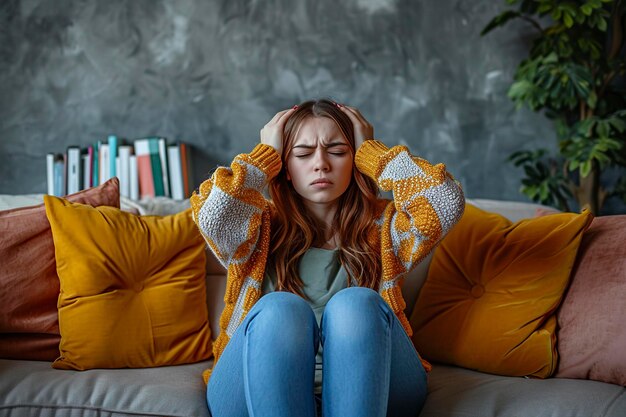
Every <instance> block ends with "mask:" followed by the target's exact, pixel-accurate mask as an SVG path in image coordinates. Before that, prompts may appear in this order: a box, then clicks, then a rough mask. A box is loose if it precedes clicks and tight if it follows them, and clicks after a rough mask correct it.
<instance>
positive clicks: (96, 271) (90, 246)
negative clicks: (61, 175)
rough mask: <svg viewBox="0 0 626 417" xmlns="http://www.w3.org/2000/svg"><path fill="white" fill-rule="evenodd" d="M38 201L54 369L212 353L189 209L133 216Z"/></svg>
mask: <svg viewBox="0 0 626 417" xmlns="http://www.w3.org/2000/svg"><path fill="white" fill-rule="evenodd" d="M44 201H45V205H46V215H47V216H48V220H49V221H50V226H51V228H52V237H53V240H54V249H55V257H56V263H57V274H58V276H59V279H60V282H61V292H60V295H59V300H58V311H59V329H60V333H61V343H60V346H59V350H60V357H59V358H58V359H57V360H56V361H55V362H54V363H53V365H52V366H53V367H54V368H57V369H77V370H85V369H91V368H141V367H150V366H161V365H175V364H182V363H191V362H198V361H201V360H204V359H207V358H209V357H210V356H211V339H210V335H211V334H210V328H209V324H208V319H207V307H206V301H205V300H206V292H205V263H206V258H205V256H206V255H205V251H204V246H205V244H204V240H203V239H202V237H201V235H200V233H199V232H198V230H197V228H196V226H195V224H194V222H193V220H192V218H191V212H190V210H187V211H184V212H182V213H178V214H175V215H171V216H166V217H158V216H136V215H134V214H131V213H126V212H123V211H121V210H119V209H116V208H113V207H106V206H102V207H91V206H87V205H83V204H77V203H71V202H69V201H66V200H64V199H61V198H57V197H52V196H45V197H44Z"/></svg>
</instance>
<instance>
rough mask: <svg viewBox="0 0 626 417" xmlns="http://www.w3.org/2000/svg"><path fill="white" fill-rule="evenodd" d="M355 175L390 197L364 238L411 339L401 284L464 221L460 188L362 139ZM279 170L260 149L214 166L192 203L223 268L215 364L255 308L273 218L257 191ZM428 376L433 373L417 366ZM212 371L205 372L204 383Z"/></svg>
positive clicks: (400, 152)
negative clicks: (370, 245)
mask: <svg viewBox="0 0 626 417" xmlns="http://www.w3.org/2000/svg"><path fill="white" fill-rule="evenodd" d="M355 164H356V167H357V169H358V170H359V171H361V172H362V173H363V174H365V175H367V176H368V177H370V178H372V179H373V180H374V181H376V182H377V184H378V186H379V188H380V189H381V190H383V191H392V193H393V200H386V199H379V201H378V207H377V208H378V210H377V216H376V219H375V224H376V225H377V226H378V227H375V228H372V232H371V233H370V236H369V239H370V241H371V242H372V243H373V244H374V245H375V247H379V248H380V254H381V262H382V277H381V284H380V288H379V293H380V295H381V296H382V298H383V299H384V300H385V301H386V302H387V303H388V304H389V306H390V307H391V308H392V310H393V312H394V313H395V314H396V316H397V317H398V319H399V320H400V322H401V323H402V326H403V327H404V329H405V331H406V332H407V334H408V335H409V337H410V336H411V335H412V333H413V332H412V330H411V326H410V324H409V321H408V320H407V317H406V316H405V314H404V308H405V307H406V304H405V302H404V299H403V297H402V292H401V288H400V285H401V283H402V280H403V278H404V277H405V275H406V274H407V273H408V272H409V271H410V270H411V269H413V268H414V267H415V266H417V264H418V263H419V262H420V261H421V260H422V259H424V258H425V257H426V255H428V253H429V252H430V251H431V250H432V249H433V248H434V247H435V246H436V245H437V243H438V242H439V241H440V240H441V239H442V238H443V237H444V236H445V235H446V233H447V232H448V231H449V230H450V229H451V228H452V227H453V226H454V224H456V222H458V220H459V219H460V218H461V215H462V214H463V210H464V207H465V199H464V196H463V191H462V190H461V187H460V186H459V184H458V183H457V182H456V181H455V180H454V179H453V178H452V176H451V175H450V174H449V173H448V172H447V171H446V167H445V165H443V164H437V165H431V164H430V163H429V162H428V161H426V160H424V159H421V158H418V157H416V156H413V155H411V154H410V153H409V150H408V148H407V147H406V146H394V147H392V148H388V147H387V146H386V145H384V144H383V143H382V142H379V141H377V140H367V141H365V142H364V143H363V144H362V145H361V147H360V148H359V149H358V151H357V153H356V155H355ZM281 168H282V162H281V158H280V155H279V153H278V152H276V150H275V149H274V148H272V147H271V146H269V145H265V144H258V145H257V146H256V147H255V148H254V149H253V150H252V152H250V153H249V154H240V155H237V156H236V157H235V159H234V160H233V162H232V163H231V165H230V168H228V167H219V168H217V169H216V170H215V172H214V173H213V175H212V176H211V178H210V179H208V180H206V181H204V182H203V183H202V184H201V185H200V188H199V190H198V191H197V192H195V193H194V194H193V196H192V197H191V207H192V211H193V219H194V221H195V222H196V224H197V225H198V227H199V228H200V231H201V232H202V235H203V236H204V238H205V240H206V242H207V244H208V246H209V248H210V249H211V250H212V251H213V253H214V254H215V256H216V257H217V259H218V260H219V261H220V263H221V264H222V265H223V266H224V267H225V268H226V269H227V283H226V293H225V295H224V302H225V308H224V311H223V312H222V315H221V317H220V323H219V324H220V330H221V332H220V335H219V336H218V338H217V340H216V341H215V343H214V344H213V354H214V356H215V363H216V362H217V361H218V360H219V357H220V355H221V353H222V352H223V351H224V348H225V347H226V344H227V343H228V341H229V340H230V338H231V337H232V335H233V333H234V332H235V330H236V329H237V327H238V326H239V324H240V323H241V322H242V321H243V319H244V318H245V317H246V314H247V313H248V311H250V309H251V308H252V306H253V305H254V303H256V302H257V301H258V300H259V298H260V297H261V284H262V281H263V277H264V273H265V265H266V261H267V257H268V254H269V247H270V230H271V229H270V226H271V225H270V218H271V213H272V211H273V210H275V208H274V206H273V203H272V202H271V201H269V200H267V199H266V198H265V197H264V196H263V194H262V191H263V189H264V187H265V186H266V185H267V183H268V182H269V181H270V180H271V179H272V178H273V177H275V176H276V175H278V173H279V172H280V170H281ZM422 363H423V364H424V367H425V368H426V370H427V371H429V370H430V368H431V366H430V364H429V363H428V362H426V361H424V360H422ZM209 376H210V370H207V371H205V372H204V373H203V377H204V381H205V382H208V379H209Z"/></svg>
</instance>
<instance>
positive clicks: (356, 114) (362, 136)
mask: <svg viewBox="0 0 626 417" xmlns="http://www.w3.org/2000/svg"><path fill="white" fill-rule="evenodd" d="M337 105H338V106H339V108H340V109H341V110H342V111H343V112H344V113H345V114H347V115H348V117H349V118H350V120H352V125H353V126H354V150H355V151H357V150H358V149H359V148H360V147H361V145H362V144H363V142H364V141H366V140H368V139H374V126H372V125H371V124H370V123H369V122H368V121H367V120H366V119H365V117H363V115H362V114H361V112H360V111H358V110H357V109H356V108H355V107H349V106H344V105H343V104H337Z"/></svg>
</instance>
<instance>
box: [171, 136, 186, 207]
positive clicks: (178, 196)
mask: <svg viewBox="0 0 626 417" xmlns="http://www.w3.org/2000/svg"><path fill="white" fill-rule="evenodd" d="M167 159H168V162H169V165H168V166H169V174H170V185H171V188H172V198H173V199H174V200H183V199H184V198H185V194H184V192H183V173H182V169H181V165H180V147H179V146H178V145H170V146H168V147H167Z"/></svg>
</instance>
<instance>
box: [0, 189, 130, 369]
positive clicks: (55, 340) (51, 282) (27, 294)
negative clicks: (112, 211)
mask: <svg viewBox="0 0 626 417" xmlns="http://www.w3.org/2000/svg"><path fill="white" fill-rule="evenodd" d="M65 198H66V199H67V200H69V201H75V202H77V203H84V204H89V205H92V206H113V207H119V206H120V192H119V182H118V179H117V178H112V179H110V180H108V181H107V182H105V183H104V184H102V185H100V186H98V187H94V188H89V189H87V190H83V191H80V192H78V193H76V194H72V195H69V196H67V197H65ZM0 236H2V238H0V287H2V291H0V358H7V359H28V360H40V361H53V360H54V359H55V358H57V357H58V356H59V341H60V340H61V337H60V335H59V320H58V318H57V299H58V298H59V277H58V276H57V271H56V263H55V260H54V243H53V242H52V232H51V231H50V223H49V222H48V218H47V217H46V208H45V206H44V205H43V203H42V204H39V205H36V206H30V207H20V208H15V209H11V210H4V211H1V212H0Z"/></svg>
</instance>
